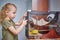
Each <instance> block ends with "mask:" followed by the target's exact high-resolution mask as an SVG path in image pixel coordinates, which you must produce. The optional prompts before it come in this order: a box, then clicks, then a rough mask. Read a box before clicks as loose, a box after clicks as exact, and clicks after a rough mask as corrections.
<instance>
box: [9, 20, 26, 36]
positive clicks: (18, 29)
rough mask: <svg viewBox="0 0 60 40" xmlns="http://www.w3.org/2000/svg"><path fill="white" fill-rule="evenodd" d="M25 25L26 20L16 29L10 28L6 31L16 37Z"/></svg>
mask: <svg viewBox="0 0 60 40" xmlns="http://www.w3.org/2000/svg"><path fill="white" fill-rule="evenodd" d="M26 24H27V20H25V21H23V23H22V24H21V26H20V27H19V28H17V29H15V28H14V27H13V26H10V27H9V28H8V29H9V30H10V31H11V32H12V33H13V34H14V35H17V34H18V33H19V32H20V31H21V30H22V29H23V27H24V26H25V25H26Z"/></svg>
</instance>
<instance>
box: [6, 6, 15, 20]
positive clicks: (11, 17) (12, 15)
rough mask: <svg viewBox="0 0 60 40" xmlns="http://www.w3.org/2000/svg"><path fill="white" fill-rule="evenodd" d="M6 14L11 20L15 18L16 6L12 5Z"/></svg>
mask: <svg viewBox="0 0 60 40" xmlns="http://www.w3.org/2000/svg"><path fill="white" fill-rule="evenodd" d="M6 14H7V16H8V17H9V18H10V19H11V20H12V19H14V18H15V16H16V8H15V7H14V6H10V7H9V11H8V12H7V13H6Z"/></svg>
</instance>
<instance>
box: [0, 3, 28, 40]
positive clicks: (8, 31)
mask: <svg viewBox="0 0 60 40" xmlns="http://www.w3.org/2000/svg"><path fill="white" fill-rule="evenodd" d="M16 10H17V8H16V6H15V5H14V4H11V3H7V4H5V5H4V6H3V7H2V9H1V14H0V16H1V19H0V20H1V21H0V22H1V24H2V40H18V36H17V34H18V33H19V32H20V31H21V30H22V28H23V27H24V26H25V25H26V24H27V20H24V18H25V17H26V16H27V14H25V15H24V16H23V17H22V18H21V20H20V21H19V22H17V23H14V21H13V19H14V18H15V16H16ZM16 25H17V26H19V28H17V29H16V28H15V26H16Z"/></svg>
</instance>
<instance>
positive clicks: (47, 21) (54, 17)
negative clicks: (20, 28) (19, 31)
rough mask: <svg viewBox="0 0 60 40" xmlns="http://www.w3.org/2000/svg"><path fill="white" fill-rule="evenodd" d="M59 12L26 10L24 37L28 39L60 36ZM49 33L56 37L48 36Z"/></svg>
mask: <svg viewBox="0 0 60 40" xmlns="http://www.w3.org/2000/svg"><path fill="white" fill-rule="evenodd" d="M59 13H60V12H58V11H50V12H47V11H36V10H31V11H27V15H28V16H27V17H26V19H27V20H28V22H27V25H26V37H27V38H28V39H43V38H49V39H51V38H60V34H59V33H60V29H59V28H60V26H59V25H60V24H59ZM50 34H55V35H56V37H55V36H54V35H52V37H50V36H51V35H50ZM44 35H45V37H43V36H44ZM57 36H58V37H57Z"/></svg>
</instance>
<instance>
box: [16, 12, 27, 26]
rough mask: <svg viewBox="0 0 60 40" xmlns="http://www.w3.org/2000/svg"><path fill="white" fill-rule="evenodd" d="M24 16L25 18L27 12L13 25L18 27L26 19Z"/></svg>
mask: <svg viewBox="0 0 60 40" xmlns="http://www.w3.org/2000/svg"><path fill="white" fill-rule="evenodd" d="M26 16H27V12H25V14H24V15H23V17H22V18H21V19H20V20H19V21H18V22H16V23H15V25H16V26H20V25H21V24H22V22H23V20H24V19H25V18H26Z"/></svg>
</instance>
